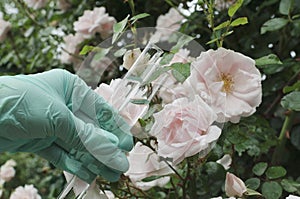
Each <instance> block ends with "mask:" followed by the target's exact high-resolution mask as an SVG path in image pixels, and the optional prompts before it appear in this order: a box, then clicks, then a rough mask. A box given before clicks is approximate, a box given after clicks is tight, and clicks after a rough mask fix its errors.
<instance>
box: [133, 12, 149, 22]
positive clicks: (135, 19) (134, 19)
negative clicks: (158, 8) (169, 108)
mask: <svg viewBox="0 0 300 199" xmlns="http://www.w3.org/2000/svg"><path fill="white" fill-rule="evenodd" d="M149 16H150V14H148V13H141V14H138V15H135V16H133V17H131V18H130V21H133V22H132V23H135V22H136V21H137V20H139V19H143V18H145V17H149Z"/></svg>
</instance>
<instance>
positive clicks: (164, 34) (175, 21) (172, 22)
mask: <svg viewBox="0 0 300 199" xmlns="http://www.w3.org/2000/svg"><path fill="white" fill-rule="evenodd" d="M183 19H184V18H183V16H182V15H180V13H179V12H178V11H177V10H176V9H175V8H171V9H170V10H169V12H168V13H166V14H165V15H160V16H159V17H158V18H157V21H156V32H155V33H154V35H153V39H154V40H155V41H156V40H160V41H167V40H168V39H169V37H170V35H171V34H172V33H174V32H175V31H178V30H179V28H180V26H181V22H182V20H183Z"/></svg>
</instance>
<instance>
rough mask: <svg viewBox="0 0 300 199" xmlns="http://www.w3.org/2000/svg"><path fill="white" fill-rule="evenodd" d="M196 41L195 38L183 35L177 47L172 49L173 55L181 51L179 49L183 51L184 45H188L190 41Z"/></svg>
mask: <svg viewBox="0 0 300 199" xmlns="http://www.w3.org/2000/svg"><path fill="white" fill-rule="evenodd" d="M193 39H194V37H191V36H187V35H182V36H181V37H179V39H178V40H177V43H176V45H175V46H173V47H172V49H171V52H172V53H176V52H178V51H179V49H181V48H182V47H183V46H184V45H186V44H188V43H189V42H190V41H192V40H193Z"/></svg>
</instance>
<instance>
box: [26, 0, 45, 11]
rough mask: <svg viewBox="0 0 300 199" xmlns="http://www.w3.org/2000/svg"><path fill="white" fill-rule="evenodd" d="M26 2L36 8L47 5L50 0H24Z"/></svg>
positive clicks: (30, 6)
mask: <svg viewBox="0 0 300 199" xmlns="http://www.w3.org/2000/svg"><path fill="white" fill-rule="evenodd" d="M24 2H25V4H26V5H27V6H28V7H29V8H32V9H34V10H37V9H40V8H43V7H45V5H46V4H47V2H48V0H24Z"/></svg>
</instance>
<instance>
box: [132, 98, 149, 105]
mask: <svg viewBox="0 0 300 199" xmlns="http://www.w3.org/2000/svg"><path fill="white" fill-rule="evenodd" d="M130 102H131V103H132V104H137V105H144V104H149V103H150V102H149V100H147V99H130Z"/></svg>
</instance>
